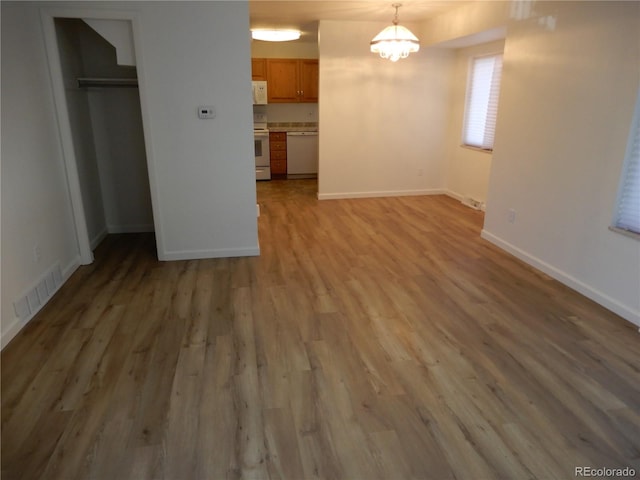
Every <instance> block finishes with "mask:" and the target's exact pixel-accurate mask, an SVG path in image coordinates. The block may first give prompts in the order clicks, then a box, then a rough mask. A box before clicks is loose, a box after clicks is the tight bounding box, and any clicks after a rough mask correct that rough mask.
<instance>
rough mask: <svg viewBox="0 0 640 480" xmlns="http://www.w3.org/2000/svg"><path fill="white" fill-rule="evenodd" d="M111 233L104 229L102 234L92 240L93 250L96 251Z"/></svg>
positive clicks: (90, 243)
mask: <svg viewBox="0 0 640 480" xmlns="http://www.w3.org/2000/svg"><path fill="white" fill-rule="evenodd" d="M108 233H109V232H108V231H107V227H104V229H102V231H101V232H100V233H98V234H97V235H96V236H95V237H93V238H92V239H91V241H90V242H89V245H90V246H91V250H92V251H93V250H95V249H96V247H97V246H98V245H100V243H101V242H102V241H103V240H104V239H105V237H106V236H107V234H108Z"/></svg>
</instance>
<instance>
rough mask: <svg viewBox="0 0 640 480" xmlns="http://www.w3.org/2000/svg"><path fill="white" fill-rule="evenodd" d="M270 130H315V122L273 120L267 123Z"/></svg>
mask: <svg viewBox="0 0 640 480" xmlns="http://www.w3.org/2000/svg"><path fill="white" fill-rule="evenodd" d="M267 128H268V129H269V131H270V132H317V131H318V124H317V123H316V122H273V123H268V124H267Z"/></svg>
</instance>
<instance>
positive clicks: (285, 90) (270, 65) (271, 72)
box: [267, 58, 318, 103]
mask: <svg viewBox="0 0 640 480" xmlns="http://www.w3.org/2000/svg"><path fill="white" fill-rule="evenodd" d="M267 93H268V96H269V103H299V102H305V103H318V60H317V59H296V58H268V59H267Z"/></svg>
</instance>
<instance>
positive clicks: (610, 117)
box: [483, 2, 640, 325]
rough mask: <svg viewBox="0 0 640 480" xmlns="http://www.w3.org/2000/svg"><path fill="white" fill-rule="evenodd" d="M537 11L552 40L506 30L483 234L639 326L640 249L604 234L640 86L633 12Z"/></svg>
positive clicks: (638, 21) (524, 28)
mask: <svg viewBox="0 0 640 480" xmlns="http://www.w3.org/2000/svg"><path fill="white" fill-rule="evenodd" d="M535 9H536V13H537V14H538V16H539V17H542V18H546V17H548V16H553V17H554V18H555V29H547V28H545V27H544V26H541V25H540V24H539V23H538V22H537V21H536V19H534V18H532V19H529V20H527V21H519V22H516V21H513V22H511V24H510V25H509V28H508V36H507V41H506V45H505V56H504V69H503V77H502V88H501V94H500V109H499V113H498V121H497V125H496V142H495V149H494V155H493V166H492V169H491V178H490V184H489V198H488V205H487V215H486V220H485V228H484V232H483V235H484V236H485V238H488V239H489V240H491V241H493V242H495V243H497V244H499V245H501V246H502V247H504V248H506V249H507V250H509V251H511V252H513V253H515V254H516V255H518V256H520V257H521V258H524V259H526V260H527V261H528V262H530V263H532V264H534V265H536V266H538V267H539V268H541V269H542V270H544V271H546V272H547V273H550V274H551V275H552V276H554V277H556V278H559V279H560V280H562V281H563V282H565V283H567V284H568V285H570V286H572V287H573V288H576V289H577V290H579V291H581V292H583V293H585V294H586V295H587V296H590V297H591V298H593V299H595V300H596V301H598V302H600V303H602V304H603V305H605V306H607V307H608V308H610V309H612V310H613V311H615V312H617V313H619V314H621V315H622V316H624V317H625V318H627V319H629V320H631V321H633V322H635V323H636V324H638V325H640V243H639V242H638V241H637V240H634V239H631V238H628V237H624V236H622V235H619V234H617V233H614V232H611V231H609V230H608V226H609V225H610V224H611V221H612V216H613V211H614V205H615V200H616V194H617V189H618V182H619V178H620V173H621V169H622V163H623V159H624V156H625V148H626V145H627V135H628V133H629V129H630V125H631V119H632V111H633V106H634V102H635V98H636V95H637V92H638V86H639V85H640V70H639V68H638V59H639V58H640V42H638V32H640V4H639V3H637V2H567V3H560V2H557V3H556V2H550V3H540V2H537V3H536V4H535ZM510 208H513V209H514V210H515V211H516V212H517V214H516V221H515V223H509V222H508V221H507V211H508V209H510Z"/></svg>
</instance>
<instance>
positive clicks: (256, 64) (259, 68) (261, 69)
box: [251, 58, 267, 80]
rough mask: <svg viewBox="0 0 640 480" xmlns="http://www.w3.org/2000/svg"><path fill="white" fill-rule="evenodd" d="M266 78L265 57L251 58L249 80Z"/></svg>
mask: <svg viewBox="0 0 640 480" xmlns="http://www.w3.org/2000/svg"><path fill="white" fill-rule="evenodd" d="M266 79H267V59H266V58H252V59H251V80H266Z"/></svg>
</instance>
